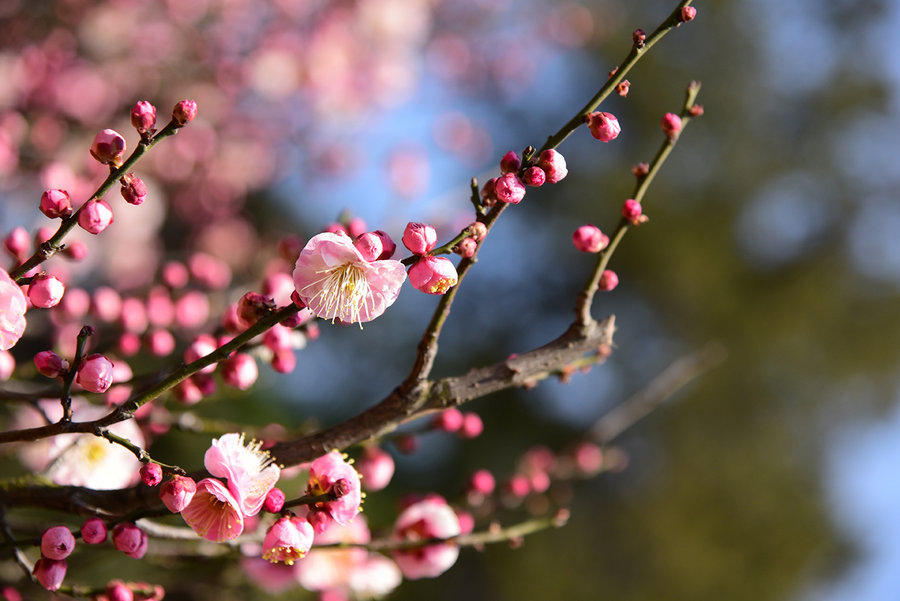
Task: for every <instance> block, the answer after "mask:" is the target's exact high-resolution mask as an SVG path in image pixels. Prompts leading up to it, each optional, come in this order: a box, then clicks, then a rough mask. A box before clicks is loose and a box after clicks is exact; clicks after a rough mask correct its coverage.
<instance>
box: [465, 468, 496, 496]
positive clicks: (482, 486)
mask: <svg viewBox="0 0 900 601" xmlns="http://www.w3.org/2000/svg"><path fill="white" fill-rule="evenodd" d="M496 485H497V482H496V480H495V479H494V475H493V474H491V472H489V471H488V470H478V471H477V472H475V473H474V474H472V477H471V478H470V479H469V492H473V493H476V494H479V495H482V496H487V495H489V494H491V493H492V492H494V488H495V487H496Z"/></svg>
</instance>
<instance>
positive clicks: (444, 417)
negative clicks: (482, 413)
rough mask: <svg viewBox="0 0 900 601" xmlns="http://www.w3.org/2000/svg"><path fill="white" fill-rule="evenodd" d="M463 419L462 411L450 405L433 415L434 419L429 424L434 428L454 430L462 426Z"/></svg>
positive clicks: (446, 430)
mask: <svg viewBox="0 0 900 601" xmlns="http://www.w3.org/2000/svg"><path fill="white" fill-rule="evenodd" d="M463 419H464V418H463V414H462V411H460V410H459V409H457V408H456V407H451V408H450V409H446V410H444V411H441V412H440V413H438V414H437V415H435V416H434V419H432V420H431V425H432V427H434V428H435V429H436V430H442V431H444V432H456V431H458V430H459V429H460V428H462V425H463Z"/></svg>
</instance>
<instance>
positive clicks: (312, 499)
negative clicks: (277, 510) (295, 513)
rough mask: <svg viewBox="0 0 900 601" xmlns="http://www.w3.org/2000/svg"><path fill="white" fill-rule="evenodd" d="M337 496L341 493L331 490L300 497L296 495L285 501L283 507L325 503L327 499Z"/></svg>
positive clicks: (337, 497) (334, 498) (335, 498)
mask: <svg viewBox="0 0 900 601" xmlns="http://www.w3.org/2000/svg"><path fill="white" fill-rule="evenodd" d="M339 498H341V495H339V494H337V492H335V491H333V490H331V491H328V492H326V493H322V494H321V495H303V496H302V497H297V498H296V499H291V500H290V501H285V502H284V505H283V508H284V509H287V508H288V507H297V506H299V505H311V504H313V503H327V502H328V501H336V500H337V499H339Z"/></svg>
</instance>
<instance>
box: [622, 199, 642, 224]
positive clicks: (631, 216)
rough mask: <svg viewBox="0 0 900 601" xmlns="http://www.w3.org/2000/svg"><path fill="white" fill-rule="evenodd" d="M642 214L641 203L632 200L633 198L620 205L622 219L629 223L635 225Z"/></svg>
mask: <svg viewBox="0 0 900 601" xmlns="http://www.w3.org/2000/svg"><path fill="white" fill-rule="evenodd" d="M642 212H643V208H642V207H641V203H639V202H638V201H636V200H634V199H633V198H629V199H628V200H626V201H625V202H624V204H622V217H624V218H625V219H627V220H628V221H630V222H631V223H637V220H638V219H639V218H640V216H641V213H642Z"/></svg>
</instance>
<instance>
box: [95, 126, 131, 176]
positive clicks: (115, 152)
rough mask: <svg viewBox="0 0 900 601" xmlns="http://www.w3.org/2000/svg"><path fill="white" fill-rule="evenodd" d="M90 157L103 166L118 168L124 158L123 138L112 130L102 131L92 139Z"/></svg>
mask: <svg viewBox="0 0 900 601" xmlns="http://www.w3.org/2000/svg"><path fill="white" fill-rule="evenodd" d="M91 156H93V157H94V158H95V159H97V160H98V161H100V162H101V163H103V164H104V165H113V166H115V167H118V166H119V165H121V164H122V159H123V158H124V156H125V138H123V137H122V135H121V134H120V133H119V132H117V131H115V130H113V129H104V130H103V131H101V132H100V133H99V134H97V135H96V136H95V137H94V143H93V144H91Z"/></svg>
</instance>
